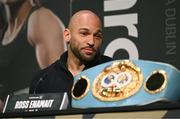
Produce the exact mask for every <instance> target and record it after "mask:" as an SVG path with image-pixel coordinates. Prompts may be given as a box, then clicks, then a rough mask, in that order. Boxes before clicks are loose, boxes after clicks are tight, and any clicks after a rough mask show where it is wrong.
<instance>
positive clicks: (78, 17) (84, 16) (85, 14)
mask: <svg viewBox="0 0 180 119" xmlns="http://www.w3.org/2000/svg"><path fill="white" fill-rule="evenodd" d="M84 21H85V22H88V23H91V21H93V22H96V23H98V24H99V25H100V27H101V20H100V18H99V17H98V16H97V15H96V14H95V13H93V12H92V11H90V10H80V11H78V12H76V13H75V14H74V15H73V16H72V17H71V19H70V22H69V25H68V28H69V29H72V28H73V27H74V26H76V25H77V24H78V23H82V22H84Z"/></svg>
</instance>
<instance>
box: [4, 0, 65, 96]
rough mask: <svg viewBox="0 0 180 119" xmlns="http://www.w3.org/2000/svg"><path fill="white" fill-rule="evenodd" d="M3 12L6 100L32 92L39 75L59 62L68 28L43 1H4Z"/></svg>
mask: <svg viewBox="0 0 180 119" xmlns="http://www.w3.org/2000/svg"><path fill="white" fill-rule="evenodd" d="M0 10H1V11H0V21H2V22H1V24H0V85H1V86H0V90H1V94H0V96H1V97H4V96H5V95H4V94H11V93H14V92H16V91H19V90H22V89H28V88H27V87H28V86H29V84H30V82H31V79H32V77H33V76H34V74H35V72H37V71H38V70H39V69H44V68H46V67H47V66H49V65H50V64H52V63H53V62H54V61H56V60H57V59H58V58H59V56H60V55H61V54H62V53H63V52H64V50H65V44H64V41H63V30H64V24H63V23H62V21H61V20H60V19H59V18H58V16H56V15H55V14H54V13H53V12H52V11H51V10H50V9H48V8H45V7H43V5H42V3H41V1H39V0H0ZM2 91H3V92H2ZM22 92H23V93H24V92H28V91H27V90H24V91H22Z"/></svg>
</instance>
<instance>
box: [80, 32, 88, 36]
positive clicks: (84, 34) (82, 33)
mask: <svg viewBox="0 0 180 119" xmlns="http://www.w3.org/2000/svg"><path fill="white" fill-rule="evenodd" d="M80 34H81V35H82V36H87V35H88V33H87V32H80Z"/></svg>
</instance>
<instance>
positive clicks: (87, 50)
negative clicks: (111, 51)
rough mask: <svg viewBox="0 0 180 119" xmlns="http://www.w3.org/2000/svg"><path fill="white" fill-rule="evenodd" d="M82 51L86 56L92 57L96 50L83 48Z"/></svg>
mask: <svg viewBox="0 0 180 119" xmlns="http://www.w3.org/2000/svg"><path fill="white" fill-rule="evenodd" d="M82 50H83V51H84V52H85V53H86V54H88V55H90V54H92V53H93V52H95V49H94V48H82Z"/></svg>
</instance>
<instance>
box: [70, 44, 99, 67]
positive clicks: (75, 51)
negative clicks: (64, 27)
mask: <svg viewBox="0 0 180 119" xmlns="http://www.w3.org/2000/svg"><path fill="white" fill-rule="evenodd" d="M70 49H71V51H72V52H73V54H74V55H75V56H76V57H77V58H78V59H79V60H80V61H81V62H82V63H83V64H89V63H91V62H94V61H95V60H96V59H98V57H99V55H100V50H99V49H97V50H96V52H95V54H94V55H93V56H90V57H86V56H85V55H83V54H81V52H80V51H79V50H78V49H77V48H75V47H72V46H71V45H70Z"/></svg>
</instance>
